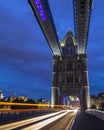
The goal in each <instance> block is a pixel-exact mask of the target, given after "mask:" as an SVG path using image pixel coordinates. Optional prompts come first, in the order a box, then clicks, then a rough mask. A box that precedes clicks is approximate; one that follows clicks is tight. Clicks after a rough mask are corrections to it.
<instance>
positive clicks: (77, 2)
mask: <svg viewBox="0 0 104 130" xmlns="http://www.w3.org/2000/svg"><path fill="white" fill-rule="evenodd" d="M92 4H93V0H73V11H74V31H75V38H76V39H77V42H78V53H79V54H85V53H86V48H87V41H88V34H89V26H90V18H91V11H92Z"/></svg>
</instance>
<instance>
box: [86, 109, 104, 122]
mask: <svg viewBox="0 0 104 130" xmlns="http://www.w3.org/2000/svg"><path fill="white" fill-rule="evenodd" d="M86 112H87V113H88V114H91V115H94V116H96V117H98V118H99V119H101V120H103V121H104V111H101V110H95V109H88V110H86Z"/></svg>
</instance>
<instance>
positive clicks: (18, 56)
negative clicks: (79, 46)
mask: <svg viewBox="0 0 104 130" xmlns="http://www.w3.org/2000/svg"><path fill="white" fill-rule="evenodd" d="M49 3H50V7H51V9H52V14H53V17H54V21H55V24H56V28H57V31H58V34H59V39H60V40H62V39H63V37H64V35H65V34H66V32H67V31H68V30H69V29H70V30H72V31H73V30H74V26H73V25H74V24H73V10H72V0H64V1H62V0H49ZM88 68H89V82H90V91H91V94H98V93H99V92H101V91H104V0H100V1H99V0H95V1H94V8H93V12H92V19H91V27H90V34H89V41H88ZM51 80H52V53H51V50H50V48H49V46H48V44H47V42H46V40H45V38H44V36H43V34H42V32H41V29H40V27H39V25H38V23H37V21H36V19H35V17H34V16H33V15H32V13H31V10H30V8H29V6H28V3H27V0H0V88H1V89H2V90H3V93H4V96H10V95H13V94H16V95H26V96H28V97H32V98H34V99H38V98H40V97H44V98H47V99H49V98H50V95H51Z"/></svg>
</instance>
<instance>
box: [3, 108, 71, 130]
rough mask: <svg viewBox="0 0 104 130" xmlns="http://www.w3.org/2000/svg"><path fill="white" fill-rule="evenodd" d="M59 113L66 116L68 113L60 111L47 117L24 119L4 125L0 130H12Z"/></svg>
mask: <svg viewBox="0 0 104 130" xmlns="http://www.w3.org/2000/svg"><path fill="white" fill-rule="evenodd" d="M61 113H62V114H66V113H68V111H66V110H62V111H59V112H55V113H51V114H47V115H44V116H39V117H35V118H31V119H26V120H22V121H18V122H14V123H10V124H5V125H2V126H0V130H11V129H14V128H17V127H20V126H23V125H27V124H29V123H32V122H35V121H40V120H42V119H45V118H49V117H51V116H55V115H57V114H61Z"/></svg>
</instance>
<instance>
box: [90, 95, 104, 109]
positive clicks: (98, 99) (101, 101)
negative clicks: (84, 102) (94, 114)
mask: <svg viewBox="0 0 104 130" xmlns="http://www.w3.org/2000/svg"><path fill="white" fill-rule="evenodd" d="M103 105H104V93H103V92H102V93H99V94H98V95H97V96H95V95H91V97H90V106H91V108H93V107H95V108H96V109H103V107H104V106H103Z"/></svg>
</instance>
